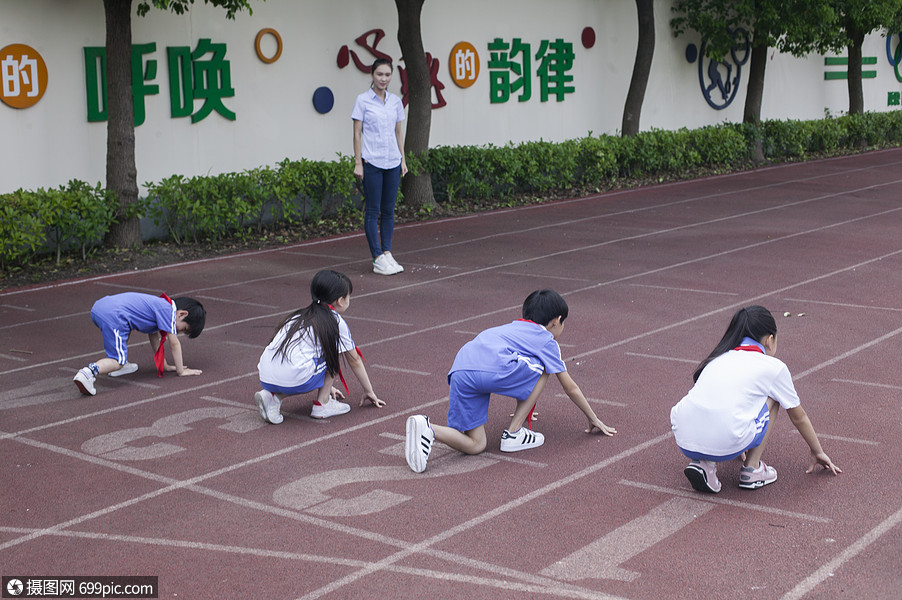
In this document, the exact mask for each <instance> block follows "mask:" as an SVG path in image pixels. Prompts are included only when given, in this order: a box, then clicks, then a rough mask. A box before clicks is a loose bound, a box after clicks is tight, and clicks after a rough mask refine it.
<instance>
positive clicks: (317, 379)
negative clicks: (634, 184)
mask: <svg viewBox="0 0 902 600" xmlns="http://www.w3.org/2000/svg"><path fill="white" fill-rule="evenodd" d="M325 384H326V370H325V369H323V370H322V371H320V372H319V373H317V374H316V375H314V376H313V377H311V378H310V379H308V380H307V381H305V382H304V383H302V384H300V385H294V386H291V387H283V386H281V385H275V384H272V383H266V382H265V381H261V382H260V385H261V386H262V387H263V389H264V390H266V391H267V392H272V393H273V394H283V395H285V396H293V395H295V394H306V393H307V392H312V391H313V390H318V389H320V388H321V387H323V386H324V385H325Z"/></svg>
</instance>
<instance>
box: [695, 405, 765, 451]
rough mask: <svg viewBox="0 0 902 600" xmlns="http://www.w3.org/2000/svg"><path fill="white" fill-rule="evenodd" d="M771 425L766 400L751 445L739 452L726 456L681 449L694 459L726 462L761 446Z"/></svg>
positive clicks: (756, 423)
mask: <svg viewBox="0 0 902 600" xmlns="http://www.w3.org/2000/svg"><path fill="white" fill-rule="evenodd" d="M769 425H770V408H769V407H768V406H767V402H765V403H764V407H763V408H762V409H761V412H760V413H758V417H757V418H756V419H755V430H756V433H755V439H753V440H752V441H751V442H749V445H748V446H746V447H745V450H740V451H739V452H734V453H733V454H727V455H725V456H713V455H711V454H703V453H701V452H693V451H692V450H684V449H683V448H680V451H682V453H683V454H685V455H686V456H687V457H689V458H690V459H692V460H711V461H714V462H725V461H728V460H733V459H734V458H739V457H740V456H742V453H743V452H745V451H747V450H751V449H752V448H757V447H758V446H760V445H761V442H763V441H764V434H765V433H767V427H768V426H769Z"/></svg>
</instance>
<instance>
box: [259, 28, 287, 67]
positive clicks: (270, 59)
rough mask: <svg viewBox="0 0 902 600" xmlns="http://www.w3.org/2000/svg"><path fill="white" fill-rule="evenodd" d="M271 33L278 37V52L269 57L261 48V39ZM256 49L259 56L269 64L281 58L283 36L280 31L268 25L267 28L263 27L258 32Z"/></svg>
mask: <svg viewBox="0 0 902 600" xmlns="http://www.w3.org/2000/svg"><path fill="white" fill-rule="evenodd" d="M266 34H269V35H271V36H273V37H274V38H276V53H275V54H273V55H272V56H269V57H267V56H266V55H264V54H263V50H262V49H261V48H260V40H262V39H263V36H264V35H266ZM254 49H255V50H256V51H257V58H259V59H260V60H262V61H263V62H265V63H266V64H268V65H271V64H272V63H274V62H276V61H277V60H279V57H280V56H282V36H281V35H279V32H278V31H276V30H275V29H273V28H271V27H267V28H266V29H261V30H260V31H259V32H258V33H257V38H256V39H255V40H254Z"/></svg>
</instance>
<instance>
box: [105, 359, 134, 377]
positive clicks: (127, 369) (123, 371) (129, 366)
mask: <svg viewBox="0 0 902 600" xmlns="http://www.w3.org/2000/svg"><path fill="white" fill-rule="evenodd" d="M137 370H138V365H136V364H135V363H130V362H127V363H125V364H124V365H122V366H121V367H119V370H118V371H112V372H110V377H122V376H123V375H131V374H132V373H134V372H135V371H137Z"/></svg>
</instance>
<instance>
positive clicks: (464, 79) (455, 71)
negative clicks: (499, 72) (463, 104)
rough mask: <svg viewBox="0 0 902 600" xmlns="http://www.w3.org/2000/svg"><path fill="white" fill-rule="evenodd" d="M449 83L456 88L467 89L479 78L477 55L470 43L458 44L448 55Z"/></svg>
mask: <svg viewBox="0 0 902 600" xmlns="http://www.w3.org/2000/svg"><path fill="white" fill-rule="evenodd" d="M448 69H449V70H450V71H451V81H453V82H454V83H455V84H456V85H457V87H462V88H468V87H470V86H471V85H473V84H474V83H476V79H478V78H479V53H478V52H476V48H475V47H474V46H473V44H471V43H470V42H458V43H457V44H455V45H454V47H453V48H451V54H450V55H448Z"/></svg>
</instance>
